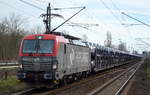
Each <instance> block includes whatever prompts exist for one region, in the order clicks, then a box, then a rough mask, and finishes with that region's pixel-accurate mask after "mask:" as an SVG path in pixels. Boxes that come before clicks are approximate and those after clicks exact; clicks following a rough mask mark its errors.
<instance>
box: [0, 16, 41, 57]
mask: <svg viewBox="0 0 150 95" xmlns="http://www.w3.org/2000/svg"><path fill="white" fill-rule="evenodd" d="M25 21H26V20H25V19H22V18H21V17H20V16H16V15H15V14H12V15H11V16H10V17H8V18H3V19H1V20H0V60H17V59H18V53H19V46H20V43H21V39H22V37H24V36H25V35H27V34H35V33H37V32H39V31H41V28H40V26H37V28H36V29H35V28H34V29H31V31H30V32H29V31H27V30H25V29H24V28H23V25H24V22H25Z"/></svg>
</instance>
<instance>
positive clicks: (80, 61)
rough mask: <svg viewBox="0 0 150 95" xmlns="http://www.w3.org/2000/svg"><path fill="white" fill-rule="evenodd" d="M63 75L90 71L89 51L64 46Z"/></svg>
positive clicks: (74, 46) (68, 45) (70, 45)
mask: <svg viewBox="0 0 150 95" xmlns="http://www.w3.org/2000/svg"><path fill="white" fill-rule="evenodd" d="M65 56H66V62H64V63H63V64H65V65H64V66H65V67H64V68H65V74H66V75H69V74H73V73H78V72H84V71H90V60H91V58H90V49H89V48H88V47H82V46H77V45H72V44H66V55H65Z"/></svg>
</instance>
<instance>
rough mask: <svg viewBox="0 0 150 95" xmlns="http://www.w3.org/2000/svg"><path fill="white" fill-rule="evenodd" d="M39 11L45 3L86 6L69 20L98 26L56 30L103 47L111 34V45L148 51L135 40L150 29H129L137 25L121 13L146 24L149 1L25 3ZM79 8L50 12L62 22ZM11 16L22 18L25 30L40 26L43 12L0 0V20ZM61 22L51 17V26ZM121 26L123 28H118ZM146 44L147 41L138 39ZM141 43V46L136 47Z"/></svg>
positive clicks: (149, 16) (17, 0)
mask: <svg viewBox="0 0 150 95" xmlns="http://www.w3.org/2000/svg"><path fill="white" fill-rule="evenodd" d="M26 1H27V2H30V3H32V4H35V5H37V6H38V7H40V8H43V9H45V8H46V6H47V4H48V2H50V3H51V6H52V8H58V7H59V8H62V7H63V8H64V7H65V8H66V7H80V6H86V9H85V10H83V11H82V12H80V13H79V14H78V15H77V16H75V17H74V18H73V19H71V20H70V22H74V23H87V24H99V26H90V27H89V30H87V29H84V28H81V27H70V26H67V25H65V26H63V27H61V28H59V29H58V30H57V31H65V32H67V33H69V34H72V35H75V36H78V37H82V35H84V34H86V35H87V36H88V40H89V41H92V42H96V43H100V44H101V45H103V44H104V40H105V39H106V33H107V31H109V32H111V34H112V43H113V44H115V45H117V44H118V43H119V41H120V40H121V41H123V42H126V43H127V47H128V49H129V50H132V49H135V50H138V51H142V50H150V48H149V47H150V46H149V44H144V43H142V42H141V41H137V40H135V39H136V38H150V27H148V26H145V25H134V26H129V25H128V24H141V23H139V22H137V21H135V20H133V19H131V18H129V17H127V16H125V15H123V14H121V12H125V13H126V14H128V15H129V16H132V17H134V18H136V19H138V20H140V21H143V22H144V23H146V24H150V1H149V0H26ZM78 10H79V9H70V10H59V11H52V13H57V14H61V15H62V16H63V17H64V18H65V19H67V18H69V17H70V16H72V15H73V14H74V13H76V12H77V11H78ZM12 13H15V14H16V15H20V16H21V17H22V18H26V19H27V22H26V23H25V27H29V28H32V27H34V26H36V25H40V26H41V27H44V25H43V22H42V18H40V15H41V14H42V13H44V11H42V10H39V9H37V8H34V7H32V6H29V5H27V4H25V3H23V2H21V1H20V0H0V20H2V19H3V18H4V17H9V16H10V15H11V14H12ZM63 21H64V20H63V19H60V18H53V19H52V27H56V26H57V25H59V24H60V23H61V22H63ZM122 24H124V25H122ZM142 40H143V41H144V42H146V43H150V40H149V39H142ZM139 44H143V45H139Z"/></svg>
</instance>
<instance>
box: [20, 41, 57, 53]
mask: <svg viewBox="0 0 150 95" xmlns="http://www.w3.org/2000/svg"><path fill="white" fill-rule="evenodd" d="M53 48H54V40H43V39H34V40H24V41H23V48H22V52H23V53H53Z"/></svg>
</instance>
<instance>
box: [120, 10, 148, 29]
mask: <svg viewBox="0 0 150 95" xmlns="http://www.w3.org/2000/svg"><path fill="white" fill-rule="evenodd" d="M122 14H123V15H125V16H127V17H129V18H131V19H133V20H135V21H137V22H140V23H142V24H143V25H145V26H148V27H150V25H149V24H147V23H145V22H143V21H141V20H138V19H137V18H134V17H132V16H130V15H128V14H126V13H125V12H122Z"/></svg>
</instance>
